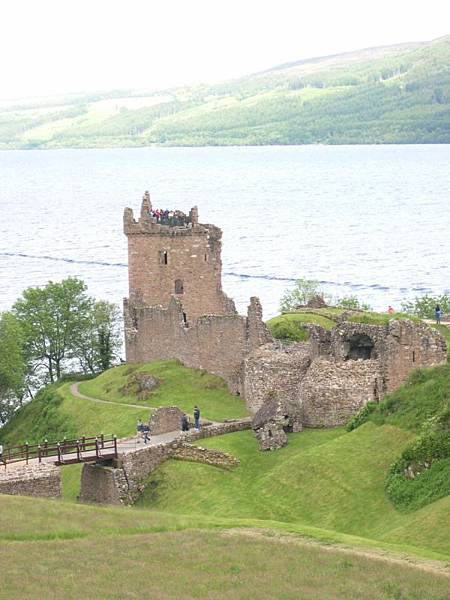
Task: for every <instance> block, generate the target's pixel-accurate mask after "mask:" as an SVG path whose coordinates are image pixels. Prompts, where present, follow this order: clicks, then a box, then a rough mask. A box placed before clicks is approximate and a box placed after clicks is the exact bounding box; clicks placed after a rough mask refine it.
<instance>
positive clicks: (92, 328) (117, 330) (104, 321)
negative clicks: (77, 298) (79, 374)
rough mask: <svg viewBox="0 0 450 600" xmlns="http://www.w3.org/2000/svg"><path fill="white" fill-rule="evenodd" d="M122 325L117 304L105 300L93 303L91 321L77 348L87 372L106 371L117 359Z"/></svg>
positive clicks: (84, 369)
mask: <svg viewBox="0 0 450 600" xmlns="http://www.w3.org/2000/svg"><path fill="white" fill-rule="evenodd" d="M120 325H121V317H120V312H119V308H118V306H117V305H116V304H112V303H111V302H106V301H104V300H99V301H98V302H93V303H92V305H91V308H90V313H89V321H88V324H87V327H86V328H85V329H84V331H83V334H82V336H81V339H80V344H79V348H78V349H77V358H78V359H79V361H80V364H81V368H82V369H83V371H84V372H85V373H96V372H98V371H105V370H106V369H109V368H110V367H111V365H112V363H113V362H114V360H115V359H117V357H118V354H119V351H120V348H121V345H122V339H121V327H120Z"/></svg>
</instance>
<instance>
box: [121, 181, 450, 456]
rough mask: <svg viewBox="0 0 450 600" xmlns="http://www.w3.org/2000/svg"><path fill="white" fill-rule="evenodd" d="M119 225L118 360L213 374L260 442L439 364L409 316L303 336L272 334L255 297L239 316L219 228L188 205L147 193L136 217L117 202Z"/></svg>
mask: <svg viewBox="0 0 450 600" xmlns="http://www.w3.org/2000/svg"><path fill="white" fill-rule="evenodd" d="M124 232H125V234H126V236H127V238H128V263H129V298H127V299H125V300H124V320H125V347H126V359H127V362H132V363H133V362H150V361H154V360H165V359H178V360H180V361H181V362H182V363H183V364H184V365H186V366H188V367H194V368H197V369H204V370H206V371H209V372H211V373H214V374H216V375H220V376H221V377H223V378H224V379H225V381H226V382H227V384H228V386H229V388H230V390H231V392H233V393H234V394H239V395H242V396H243V397H244V398H245V402H246V404H247V408H248V410H249V411H250V413H251V414H253V415H255V418H254V422H253V428H254V430H255V433H256V435H257V437H258V440H259V442H260V447H261V448H262V449H274V448H276V447H280V446H282V445H284V444H285V443H286V432H287V431H300V430H301V429H302V427H334V426H337V425H342V424H344V423H345V422H346V421H348V419H349V418H350V417H351V416H353V415H354V414H355V413H356V412H358V411H359V410H360V409H361V408H362V407H363V406H365V405H366V404H367V403H368V402H369V401H370V402H378V401H380V400H381V399H382V398H383V397H384V395H385V394H387V393H389V392H391V391H392V390H395V389H396V388H397V387H398V386H399V385H401V384H402V383H403V382H404V381H405V379H406V377H407V376H408V375H409V373H410V372H411V371H412V370H414V369H415V368H417V367H421V366H432V365H437V364H440V363H444V362H445V361H446V358H447V355H446V343H445V340H444V339H443V337H442V336H441V335H440V334H439V332H437V331H436V330H434V329H432V328H430V327H429V326H428V325H426V324H424V323H416V322H413V321H411V320H408V319H395V318H393V319H391V320H390V321H389V322H388V323H387V324H383V325H369V324H364V323H358V322H352V321H351V320H350V317H351V314H350V313H348V314H343V315H342V316H341V317H340V319H339V321H340V322H339V323H338V324H337V326H336V327H335V328H334V329H332V330H331V331H328V330H325V329H323V328H322V327H320V326H318V325H310V326H308V329H309V340H308V341H306V342H299V343H295V344H291V345H289V346H286V345H283V344H282V343H281V342H279V341H278V340H274V339H273V338H272V336H271V334H270V332H269V330H268V328H267V327H266V325H265V324H264V322H263V320H262V307H261V304H260V302H259V300H258V298H251V299H250V304H249V307H248V312H247V315H246V316H241V315H239V314H238V313H237V311H236V308H235V305H234V302H233V301H232V300H231V299H230V298H228V296H227V295H226V294H225V293H224V292H223V290H222V281H221V271H222V262H221V238H222V232H221V230H220V229H219V228H218V227H216V226H215V225H210V224H201V223H200V222H199V216H198V210H197V207H194V208H192V209H191V210H190V212H189V214H188V215H186V214H184V213H182V212H181V211H174V212H172V213H170V214H167V211H165V212H164V213H161V212H159V211H157V212H155V211H154V209H153V207H152V204H151V200H150V195H149V193H148V192H146V193H145V195H144V198H143V200H142V205H141V212H140V216H139V218H138V219H137V220H136V219H135V218H134V215H133V211H132V209H131V208H126V209H125V211H124Z"/></svg>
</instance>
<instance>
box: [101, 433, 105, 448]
mask: <svg viewBox="0 0 450 600" xmlns="http://www.w3.org/2000/svg"><path fill="white" fill-rule="evenodd" d="M100 441H101V444H102V450H103V448H104V447H105V436H104V435H103V433H101V434H100Z"/></svg>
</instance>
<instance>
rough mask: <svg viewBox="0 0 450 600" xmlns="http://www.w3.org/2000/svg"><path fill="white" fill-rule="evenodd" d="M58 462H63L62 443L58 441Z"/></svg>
mask: <svg viewBox="0 0 450 600" xmlns="http://www.w3.org/2000/svg"><path fill="white" fill-rule="evenodd" d="M58 462H59V463H62V454H61V444H60V443H59V442H58Z"/></svg>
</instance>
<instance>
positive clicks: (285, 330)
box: [269, 319, 308, 342]
mask: <svg viewBox="0 0 450 600" xmlns="http://www.w3.org/2000/svg"><path fill="white" fill-rule="evenodd" d="M269 329H270V332H271V334H272V335H273V337H274V338H276V339H278V340H286V341H290V342H304V341H306V340H307V339H308V332H307V331H306V330H305V329H304V328H303V327H302V324H301V322H299V321H295V320H293V319H289V320H288V319H283V320H280V321H277V322H275V323H273V325H269Z"/></svg>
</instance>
